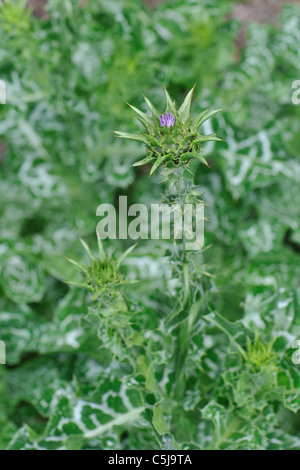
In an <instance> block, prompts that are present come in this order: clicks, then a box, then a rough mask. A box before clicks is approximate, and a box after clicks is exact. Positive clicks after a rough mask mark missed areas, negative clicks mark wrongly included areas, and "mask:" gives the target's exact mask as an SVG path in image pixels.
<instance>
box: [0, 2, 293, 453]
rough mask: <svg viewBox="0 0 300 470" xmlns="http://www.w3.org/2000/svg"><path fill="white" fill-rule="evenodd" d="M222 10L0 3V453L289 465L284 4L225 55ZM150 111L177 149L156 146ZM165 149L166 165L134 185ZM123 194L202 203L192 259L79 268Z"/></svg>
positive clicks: (226, 25)
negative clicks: (40, 14) (106, 211)
mask: <svg viewBox="0 0 300 470" xmlns="http://www.w3.org/2000/svg"><path fill="white" fill-rule="evenodd" d="M231 8H232V2H231V1H229V0H228V1H227V0H226V1H222V2H220V1H219V0H202V1H201V2H199V1H198V0H184V1H183V0H175V1H173V2H166V3H164V4H161V5H160V6H159V7H157V8H156V9H155V10H153V11H148V10H147V8H146V7H145V6H144V4H142V3H141V2H140V1H139V0H127V1H126V2H124V1H123V0H114V1H113V2H111V1H106V0H99V1H97V2H87V4H86V5H85V6H82V5H81V2H80V1H79V0H78V1H77V0H70V1H64V2H61V1H58V0H51V1H49V4H48V6H47V10H48V13H49V15H48V17H47V18H46V19H44V20H40V19H38V18H35V17H33V15H32V13H31V11H30V10H27V9H25V2H23V1H16V2H15V1H12V0H7V1H5V2H0V70H1V73H0V79H1V80H4V81H5V82H6V85H7V104H6V105H0V138H1V143H0V151H1V157H0V173H1V175H0V181H1V182H0V198H1V205H0V214H1V222H2V223H1V225H0V340H2V341H5V343H6V356H7V367H6V366H3V365H0V448H2V449H87V450H90V449H125V450H126V449H133V450H134V449H269V450H271V449H297V450H299V449H300V420H299V416H300V393H299V392H300V366H299V364H298V365H297V364H293V362H292V354H293V352H294V351H295V349H292V348H291V345H292V343H293V341H294V340H295V339H297V338H298V339H299V337H300V320H299V315H300V307H299V305H300V302H299V299H300V297H299V296H300V292H299V276H300V268H299V266H300V263H299V251H300V249H299V246H300V222H299V221H300V209H299V208H300V196H299V182H300V160H299V157H300V153H299V117H300V107H299V106H295V105H293V104H292V102H291V95H292V92H293V90H292V88H291V85H292V82H293V81H294V80H297V79H300V76H299V74H300V66H299V64H300V62H299V42H300V38H299V31H300V10H299V7H297V6H296V5H294V6H288V7H285V8H284V9H283V11H282V13H281V17H280V25H279V26H274V25H270V24H265V25H258V24H252V25H250V27H249V31H248V36H247V43H246V46H245V48H244V49H243V50H242V51H241V57H240V59H238V60H237V54H235V52H236V45H235V38H236V36H237V32H238V28H239V25H238V23H237V22H236V21H235V20H232V21H228V20H227V19H226V18H227V16H226V15H227V14H228V13H229V12H230V10H231ZM194 83H197V87H196V89H195V93H194V97H193V100H192V96H191V93H190V94H189V93H188V90H190V88H191V86H193V84H194ZM164 85H165V86H166V88H167V89H168V91H169V93H170V95H169V93H168V94H166V95H165V93H164V91H163V86H164ZM142 93H145V94H147V96H149V97H151V103H150V101H149V100H148V99H147V98H145V103H144V100H143V96H142ZM170 96H172V98H175V99H176V102H179V103H182V102H183V103H184V104H183V105H182V106H181V107H180V106H179V109H178V110H177V111H176V109H177V108H176V109H175V105H174V102H173V101H172V99H171V98H170ZM165 97H166V98H167V111H168V112H172V113H175V114H176V119H177V120H178V125H179V127H180V126H181V128H180V129H179V131H180V132H179V133H178V135H177V136H173V135H172V136H171V135H168V131H167V129H166V128H164V129H165V132H166V133H165V134H164V135H162V134H161V133H160V132H154V129H155V126H154V124H153V123H156V124H155V125H157V122H158V120H159V114H160V113H161V112H162V108H161V106H162V103H163V102H164V100H165ZM125 101H129V102H130V103H133V104H134V107H133V106H132V107H133V111H134V113H135V114H136V115H137V118H138V119H139V120H140V122H141V123H142V125H143V130H142V131H141V133H139V134H136V132H137V125H136V122H134V120H133V113H132V109H129V108H128V107H127V106H126V104H125ZM191 101H192V102H191ZM152 103H153V104H152ZM190 105H191V109H192V111H193V113H195V115H197V118H195V119H194V120H193V121H191V120H190V118H189V113H190ZM209 107H211V108H210V109H209V111H207V110H206V109H207V108H209ZM221 108H224V111H223V112H222V113H219V114H214V113H215V111H214V110H218V109H221ZM203 109H205V110H206V111H204V112H203ZM149 112H150V114H149ZM175 114H174V115H175ZM212 117H213V119H211V118H212ZM193 126H194V127H193ZM200 126H202V129H201V132H203V134H202V135H201V136H199V135H198V134H197V132H196V131H197V129H198V128H199V127H200ZM112 129H120V131H119V135H120V136H121V137H125V138H124V139H116V138H115V136H114V134H113V133H112V132H111V130H112ZM149 129H150V132H149ZM175 130H176V129H175V128H174V129H171V131H170V133H171V132H174V131H175ZM177 130H178V129H177ZM126 133H127V134H126ZM216 133H217V134H218V136H219V137H220V138H222V140H223V141H224V142H223V143H216V142H215V138H214V137H213V136H214V135H215V134H216ZM131 134H134V140H131V139H132V135H131ZM190 134H192V136H191V135H190ZM170 137H172V139H175V140H176V139H177V140H176V145H177V147H176V148H175V150H176V151H175V153H176V152H177V150H179V147H180V146H181V147H182V148H180V158H181V159H182V160H181V162H180V165H179V166H180V167H179V168H177V167H176V168H173V167H172V165H171V168H164V169H163V170H164V171H163V175H164V176H163V177H164V179H166V178H167V180H166V181H164V182H162V183H161V182H160V180H161V177H160V175H159V171H156V172H155V173H154V174H153V175H152V176H151V179H149V176H148V166H149V164H152V165H153V164H154V165H155V164H157V162H158V163H159V164H160V163H162V164H163V166H166V161H161V159H162V158H164V157H165V156H166V155H168V153H165V151H166V147H168V148H169V146H170V145H173V144H172V143H171V144H170V143H168V138H170ZM135 140H137V142H135ZM197 140H198V142H197ZM140 143H143V144H144V145H145V146H146V147H147V148H148V152H149V154H148V155H147V156H146V158H145V148H144V146H143V145H140ZM198 146H199V147H198ZM199 148H201V157H200V158H199V153H198V150H199ZM153 149H154V150H155V152H156V153H155V154H153V153H152V150H153ZM167 152H168V151H167ZM184 154H185V156H184ZM186 154H187V155H186ZM153 155H154V156H153ZM176 155H177V153H176ZM157 157H158V158H157ZM173 157H174V155H173V154H172V159H171V160H170V161H171V162H172V161H173ZM175 157H176V156H175ZM154 159H156V161H155V162H154ZM204 159H205V161H207V162H208V164H209V167H210V168H207V167H206V166H203V165H202V163H203V161H204ZM135 162H139V163H138V165H139V166H138V165H137V164H136V163H135ZM181 163H182V165H181ZM187 163H188V170H190V171H191V172H193V173H194V175H195V178H194V181H193V182H192V181H191V178H190V176H189V175H190V174H189V173H188V171H185V169H186V167H187ZM144 165H145V168H143V166H144ZM158 166H159V165H157V168H158ZM150 168H151V167H149V170H150ZM152 168H153V166H152ZM154 169H155V168H154ZM144 170H146V171H144ZM152 173H153V171H152ZM170 187H171V188H170ZM162 192H163V193H164V196H163V197H162V196H161V193H162ZM119 194H127V195H128V196H129V199H130V200H131V201H133V202H141V203H144V204H146V205H150V204H151V203H154V202H155V203H157V202H160V201H161V200H162V199H163V200H164V201H166V200H167V201H168V202H179V203H183V202H184V201H187V200H189V201H190V202H194V201H195V200H199V198H200V197H201V199H202V200H203V201H204V202H205V204H206V206H205V216H206V221H205V247H204V249H203V250H202V251H199V252H198V251H197V252H184V250H183V249H182V247H181V246H180V244H178V243H177V244H176V245H175V246H173V244H172V242H169V241H167V240H159V241H158V240H152V241H150V240H141V241H139V243H138V245H137V246H136V247H135V249H134V250H133V251H132V250H131V245H132V243H129V242H128V241H126V240H106V241H105V242H103V247H102V245H98V254H97V256H95V255H94V253H95V252H96V250H97V239H96V236H95V229H96V225H97V222H98V220H97V218H96V215H95V214H96V208H97V206H98V205H99V204H100V203H114V201H115V200H116V197H117V196H118V195H119ZM79 237H82V238H83V239H84V240H86V242H83V244H84V247H85V250H86V251H87V255H88V258H89V263H87V260H86V253H85V252H84V250H82V249H81V248H82V247H81V245H80V242H79V240H78V239H79ZM89 247H90V248H89ZM206 248H207V249H206ZM125 255H128V256H127V257H126V258H125ZM66 258H68V259H71V260H73V261H72V262H71V263H70V262H69V261H68V259H66ZM74 260H75V261H74ZM80 272H81V274H80ZM72 284H75V285H72Z"/></svg>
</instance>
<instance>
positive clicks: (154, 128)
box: [115, 87, 222, 175]
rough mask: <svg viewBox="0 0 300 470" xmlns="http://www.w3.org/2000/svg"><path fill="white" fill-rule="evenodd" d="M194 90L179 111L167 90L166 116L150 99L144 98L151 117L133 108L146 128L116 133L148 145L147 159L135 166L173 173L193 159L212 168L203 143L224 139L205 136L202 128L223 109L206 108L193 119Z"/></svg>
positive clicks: (189, 93) (121, 136)
mask: <svg viewBox="0 0 300 470" xmlns="http://www.w3.org/2000/svg"><path fill="white" fill-rule="evenodd" d="M193 91H194V87H193V88H192V89H191V90H190V91H189V92H188V94H187V95H186V97H185V99H184V101H183V103H182V105H181V106H180V107H179V108H178V109H177V108H176V106H175V102H174V101H173V100H172V99H171V97H170V96H169V93H168V92H167V90H166V89H165V94H166V102H167V103H166V104H167V106H166V110H165V112H164V114H160V112H159V111H158V109H156V108H155V106H153V104H152V103H151V101H149V100H148V98H146V96H145V97H144V98H145V101H146V105H147V106H148V108H149V109H150V111H151V116H149V114H146V113H144V112H143V111H141V110H140V109H138V108H136V107H135V106H132V105H131V104H130V105H129V106H130V107H131V109H132V110H133V111H134V112H135V114H136V117H137V119H138V120H139V121H140V123H141V124H142V126H143V128H144V129H143V131H142V132H141V133H139V134H131V133H129V132H124V131H116V132H115V133H116V135H117V136H118V137H120V138H122V139H130V140H135V141H137V142H142V143H143V144H145V146H146V149H147V156H146V158H143V159H142V160H140V161H138V162H137V163H134V165H133V166H140V165H146V164H148V163H151V164H152V167H151V170H150V175H152V174H153V173H154V171H156V169H157V168H158V167H165V168H168V169H170V170H171V171H172V170H176V169H177V168H178V167H187V166H188V164H189V162H190V161H191V160H192V159H196V160H198V161H199V162H201V163H203V164H204V165H207V166H208V164H207V161H206V160H205V158H204V156H203V152H202V144H204V143H205V142H209V141H217V140H221V139H218V137H216V136H215V135H214V134H209V135H202V134H201V133H200V131H199V127H200V126H201V125H202V124H203V123H204V122H205V121H207V120H208V119H210V118H211V117H212V116H214V115H215V114H216V113H218V112H220V111H222V110H221V109H217V110H215V111H211V110H210V109H206V110H204V111H202V112H201V113H200V114H198V116H195V117H194V118H193V117H192V116H191V114H190V107H191V100H192V94H193ZM175 122H176V126H175ZM165 126H167V128H168V129H169V131H168V132H165V129H162V128H164V127H165Z"/></svg>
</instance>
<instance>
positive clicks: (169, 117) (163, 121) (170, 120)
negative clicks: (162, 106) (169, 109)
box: [160, 113, 175, 127]
mask: <svg viewBox="0 0 300 470" xmlns="http://www.w3.org/2000/svg"><path fill="white" fill-rule="evenodd" d="M174 124H175V117H174V116H173V114H172V113H167V114H161V115H160V125H161V126H162V127H164V126H167V127H171V126H174Z"/></svg>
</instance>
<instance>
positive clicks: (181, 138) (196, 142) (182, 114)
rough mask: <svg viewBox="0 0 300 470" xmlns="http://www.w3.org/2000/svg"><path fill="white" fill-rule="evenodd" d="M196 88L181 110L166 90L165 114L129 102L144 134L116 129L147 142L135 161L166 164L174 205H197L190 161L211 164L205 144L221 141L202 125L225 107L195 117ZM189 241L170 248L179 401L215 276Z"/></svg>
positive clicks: (169, 324)
mask: <svg viewBox="0 0 300 470" xmlns="http://www.w3.org/2000/svg"><path fill="white" fill-rule="evenodd" d="M193 91H194V87H193V88H192V89H191V90H190V91H189V92H188V94H187V96H186V97H185V99H184V101H183V103H182V105H181V106H180V107H179V109H177V108H176V106H175V102H174V101H173V100H172V99H171V98H170V96H169V94H168V92H167V90H166V89H165V94H166V109H165V111H164V112H163V113H160V112H159V111H158V110H157V109H156V108H155V107H154V105H153V104H152V103H151V102H150V101H149V99H148V98H146V97H144V98H145V101H146V104H147V106H148V108H149V109H150V111H151V116H149V115H147V114H145V113H144V112H142V111H141V110H140V109H137V108H136V107H134V106H132V105H129V106H130V107H131V108H132V109H133V111H134V112H135V114H136V117H137V119H138V120H139V121H140V122H141V124H142V125H143V127H144V131H143V132H142V133H141V134H130V133H127V132H120V131H117V132H116V135H117V136H118V137H120V138H125V139H131V140H135V141H138V142H142V143H144V144H145V146H146V151H147V156H146V158H144V159H142V160H140V161H138V162H137V163H135V164H134V166H140V165H145V164H149V163H151V164H152V167H151V170H150V176H151V175H152V174H153V173H154V172H155V170H157V169H158V168H159V167H160V168H161V174H162V176H163V177H164V179H163V181H167V182H168V183H169V185H168V189H167V190H166V192H165V194H164V200H165V201H166V202H167V203H168V204H169V205H171V206H172V204H180V206H181V207H182V209H184V205H185V204H192V205H193V204H197V203H200V202H202V201H201V200H200V196H201V192H200V190H199V188H198V187H197V186H195V185H194V182H193V174H192V172H191V171H190V168H189V163H190V161H191V160H197V161H199V162H200V163H202V164H204V165H206V166H208V163H207V161H206V159H205V158H204V156H203V148H202V145H203V144H204V143H205V142H208V141H220V140H221V139H219V138H218V137H216V135H214V134H210V135H203V134H201V132H200V130H199V128H200V127H201V125H202V124H203V123H204V122H205V121H207V120H208V119H210V118H211V117H212V116H214V115H215V114H217V113H219V112H220V111H222V109H217V110H210V109H205V110H204V111H202V112H201V113H200V114H198V115H197V116H195V117H192V116H191V114H190V108H191V100H192V95H193ZM185 170H188V171H185ZM174 183H175V184H174ZM185 246H186V240H185V237H184V236H183V239H182V243H176V244H174V246H173V249H171V250H169V252H168V256H169V261H170V264H171V265H172V266H173V276H174V275H175V276H177V279H178V282H179V283H180V292H181V295H180V297H179V303H178V302H177V299H176V300H175V306H174V309H173V312H172V313H171V314H170V315H169V317H168V318H166V319H165V328H166V329H168V330H174V329H175V330H176V332H177V344H176V347H175V350H174V354H173V370H174V374H175V386H174V387H173V398H174V399H175V400H181V399H182V398H183V397H184V394H185V386H186V378H187V377H186V376H185V375H186V372H185V362H186V359H187V356H188V350H189V343H190V340H191V337H192V335H193V325H194V322H195V321H196V320H197V316H198V315H199V311H200V309H201V308H202V306H203V304H204V303H205V301H206V292H205V288H206V285H205V282H204V281H203V277H205V276H210V275H209V273H208V272H207V269H206V267H205V266H204V263H203V260H202V257H201V253H195V252H193V254H192V256H191V254H189V253H188V252H187V251H186V250H185ZM195 260H196V262H195ZM201 264H202V266H201Z"/></svg>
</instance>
